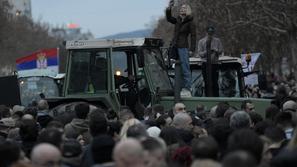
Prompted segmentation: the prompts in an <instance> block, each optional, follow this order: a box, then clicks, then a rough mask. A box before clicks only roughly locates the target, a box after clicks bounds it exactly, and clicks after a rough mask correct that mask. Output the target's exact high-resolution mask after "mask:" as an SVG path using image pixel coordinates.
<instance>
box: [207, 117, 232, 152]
mask: <svg viewBox="0 0 297 167" xmlns="http://www.w3.org/2000/svg"><path fill="white" fill-rule="evenodd" d="M231 132H232V129H231V128H230V126H229V122H228V120H226V119H219V120H217V121H215V123H214V124H213V126H212V127H211V128H210V129H209V134H210V135H211V136H213V137H214V138H215V140H216V141H217V142H218V144H219V147H220V149H221V150H224V149H225V147H226V146H227V140H228V137H229V135H230V134H231Z"/></svg>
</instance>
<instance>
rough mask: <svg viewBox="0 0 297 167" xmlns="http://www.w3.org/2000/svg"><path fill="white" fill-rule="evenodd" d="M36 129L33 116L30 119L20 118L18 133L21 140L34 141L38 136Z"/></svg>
mask: <svg viewBox="0 0 297 167" xmlns="http://www.w3.org/2000/svg"><path fill="white" fill-rule="evenodd" d="M30 116H31V115H30ZM38 130H39V129H38V126H37V124H36V121H35V120H34V119H33V117H32V119H25V120H23V119H22V121H21V125H20V131H19V134H20V136H21V139H22V141H23V142H25V141H30V142H35V141H36V140H37V137H38Z"/></svg>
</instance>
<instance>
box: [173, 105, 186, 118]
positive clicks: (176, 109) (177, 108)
mask: <svg viewBox="0 0 297 167" xmlns="http://www.w3.org/2000/svg"><path fill="white" fill-rule="evenodd" d="M184 112H186V106H185V105H184V103H176V104H175V105H174V107H173V113H174V115H176V114H178V113H184Z"/></svg>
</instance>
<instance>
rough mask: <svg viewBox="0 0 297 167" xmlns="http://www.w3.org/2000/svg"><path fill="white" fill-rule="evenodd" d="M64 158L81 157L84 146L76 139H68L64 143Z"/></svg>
mask: <svg viewBox="0 0 297 167" xmlns="http://www.w3.org/2000/svg"><path fill="white" fill-rule="evenodd" d="M61 150H62V156H63V158H74V157H79V156H80V155H81V154H82V153H83V150H82V146H81V144H80V143H79V141H77V140H76V139H67V140H65V141H64V142H63V144H62V149H61Z"/></svg>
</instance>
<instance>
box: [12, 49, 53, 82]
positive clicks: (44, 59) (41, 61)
mask: <svg viewBox="0 0 297 167" xmlns="http://www.w3.org/2000/svg"><path fill="white" fill-rule="evenodd" d="M58 52H59V51H58V48H52V49H43V50H40V51H38V52H35V53H33V54H31V55H29V56H25V57H21V58H19V59H17V60H16V64H17V71H18V76H19V77H26V76H51V77H54V76H56V75H57V74H58V73H59V56H58V55H59V53H58Z"/></svg>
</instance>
